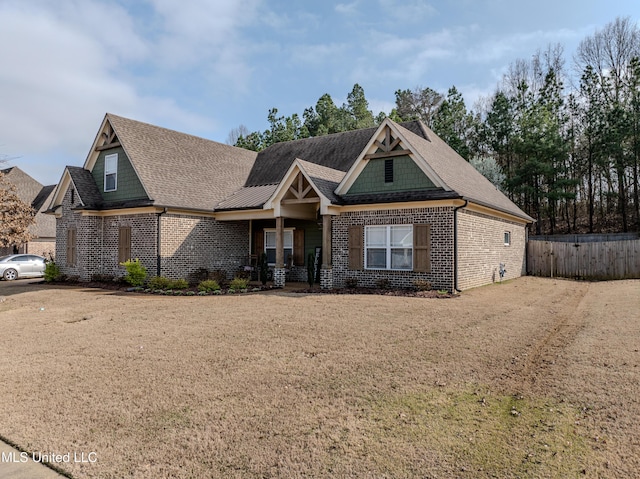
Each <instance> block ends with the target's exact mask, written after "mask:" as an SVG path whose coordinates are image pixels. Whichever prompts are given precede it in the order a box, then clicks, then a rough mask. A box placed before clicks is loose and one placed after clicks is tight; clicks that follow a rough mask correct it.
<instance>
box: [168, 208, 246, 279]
mask: <svg viewBox="0 0 640 479" xmlns="http://www.w3.org/2000/svg"><path fill="white" fill-rule="evenodd" d="M161 221H162V223H161V237H162V240H161V241H162V250H161V254H162V275H163V276H167V277H170V278H187V277H188V276H189V275H190V274H191V273H193V272H195V271H196V270H197V269H199V268H207V269H208V270H210V271H214V270H219V269H220V270H224V271H226V272H227V277H228V278H233V276H234V275H235V274H236V273H237V272H238V271H239V270H240V269H241V268H242V267H243V266H244V265H245V262H246V258H247V256H248V254H249V222H248V221H232V222H221V221H216V220H215V219H213V218H209V217H197V216H186V215H163V216H162V220H161Z"/></svg>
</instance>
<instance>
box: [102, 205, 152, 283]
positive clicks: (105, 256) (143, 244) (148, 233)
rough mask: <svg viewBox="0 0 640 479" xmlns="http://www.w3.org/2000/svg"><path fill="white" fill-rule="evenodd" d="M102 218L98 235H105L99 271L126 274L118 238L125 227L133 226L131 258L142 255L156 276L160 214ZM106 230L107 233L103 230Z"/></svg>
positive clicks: (149, 272)
mask: <svg viewBox="0 0 640 479" xmlns="http://www.w3.org/2000/svg"><path fill="white" fill-rule="evenodd" d="M99 221H100V222H101V223H102V222H104V224H101V225H100V231H97V232H96V234H97V237H98V238H102V239H101V241H100V244H99V245H98V247H97V252H96V255H99V258H96V260H98V265H99V266H98V270H97V271H95V272H96V273H101V274H108V275H112V276H124V275H125V274H126V270H125V269H124V267H123V266H120V264H119V263H118V244H119V243H118V241H119V237H120V228H121V227H125V226H126V227H130V228H131V259H139V260H140V262H141V263H142V264H143V265H144V267H145V268H146V269H147V274H148V275H149V276H155V274H156V264H157V252H156V251H157V250H156V244H157V215H156V214H153V213H147V214H141V215H118V216H106V217H104V218H100V219H99ZM102 231H104V235H103V233H102Z"/></svg>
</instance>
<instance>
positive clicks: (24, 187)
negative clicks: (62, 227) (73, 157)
mask: <svg viewBox="0 0 640 479" xmlns="http://www.w3.org/2000/svg"><path fill="white" fill-rule="evenodd" d="M0 171H2V173H4V174H5V176H6V179H7V181H9V183H12V184H13V185H15V187H16V194H17V195H18V197H19V198H20V199H21V200H22V201H24V202H25V203H27V204H29V205H31V207H32V208H33V209H34V210H35V211H36V221H35V223H34V224H32V225H31V226H30V227H29V232H30V233H31V234H32V235H34V236H35V237H36V238H55V236H56V220H55V218H53V217H51V216H48V215H45V214H43V210H44V209H45V208H43V205H45V201H46V200H47V198H49V196H50V195H51V192H52V191H53V190H54V189H55V185H54V186H42V183H40V182H39V181H37V180H36V179H34V178H32V177H31V176H30V175H28V174H26V173H25V172H24V171H22V170H21V169H20V168H18V167H17V166H13V167H11V168H6V169H4V170H0Z"/></svg>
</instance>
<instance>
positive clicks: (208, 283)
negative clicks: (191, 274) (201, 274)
mask: <svg viewBox="0 0 640 479" xmlns="http://www.w3.org/2000/svg"><path fill="white" fill-rule="evenodd" d="M219 289H220V285H219V284H218V282H217V281H216V280H215V279H205V280H204V281H200V284H199V285H198V291H200V292H201V293H210V292H211V291H218V290H219Z"/></svg>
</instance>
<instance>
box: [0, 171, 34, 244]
mask: <svg viewBox="0 0 640 479" xmlns="http://www.w3.org/2000/svg"><path fill="white" fill-rule="evenodd" d="M34 222H35V211H34V210H33V208H32V207H31V206H30V205H28V204H26V203H25V202H23V201H22V200H21V199H20V198H19V197H18V194H17V192H16V187H15V185H13V184H11V183H9V181H7V179H6V177H5V174H4V173H2V171H0V247H2V248H4V247H7V246H14V245H15V246H18V245H21V244H23V243H26V242H28V241H29V240H30V239H31V238H32V235H31V234H30V233H29V226H31V225H32V224H33V223H34Z"/></svg>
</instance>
